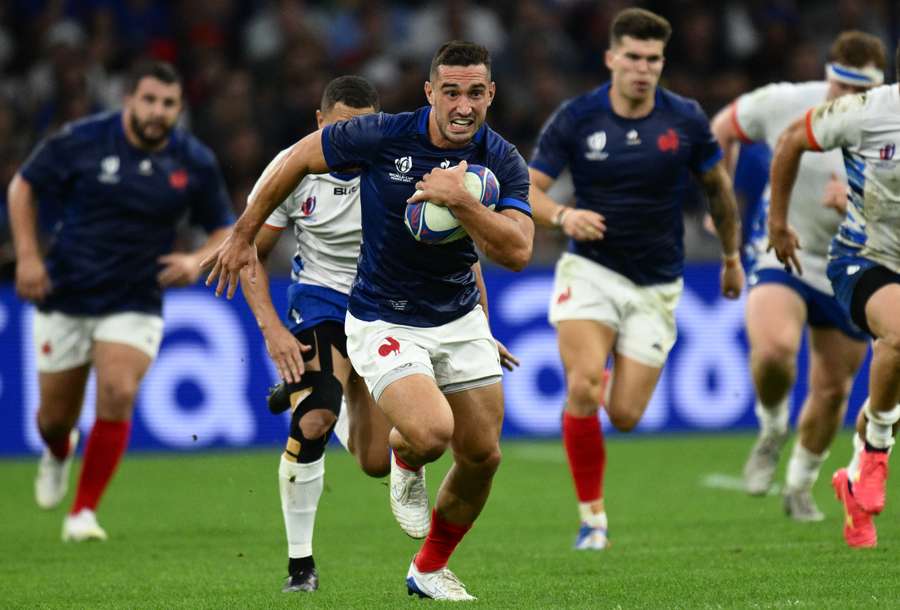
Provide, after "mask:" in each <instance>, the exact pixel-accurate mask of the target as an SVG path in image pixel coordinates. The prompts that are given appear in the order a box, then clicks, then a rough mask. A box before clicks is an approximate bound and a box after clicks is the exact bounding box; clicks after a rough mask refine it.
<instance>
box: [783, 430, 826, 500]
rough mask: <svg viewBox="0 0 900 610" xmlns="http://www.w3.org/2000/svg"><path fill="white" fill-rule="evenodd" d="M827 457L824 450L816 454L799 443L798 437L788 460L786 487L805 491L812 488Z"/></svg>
mask: <svg viewBox="0 0 900 610" xmlns="http://www.w3.org/2000/svg"><path fill="white" fill-rule="evenodd" d="M827 457H828V452H827V451H825V452H824V453H822V454H821V455H816V454H815V453H813V452H812V451H810V450H809V449H807V448H806V447H804V446H803V445H802V444H801V443H800V439H797V442H796V443H794V451H793V452H792V453H791V459H790V461H789V462H788V469H787V480H786V481H785V484H786V487H787V488H788V489H789V490H791V491H805V490H810V489H812V486H813V485H814V484H815V482H816V479H818V478H819V470H820V469H821V468H822V464H823V463H824V462H825V459H826V458H827Z"/></svg>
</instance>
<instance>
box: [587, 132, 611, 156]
mask: <svg viewBox="0 0 900 610" xmlns="http://www.w3.org/2000/svg"><path fill="white" fill-rule="evenodd" d="M586 142H587V148H588V150H587V152H586V153H584V157H585V159H588V160H590V161H603V160H604V159H606V158H607V157H608V156H609V153H606V152H603V149H604V148H606V132H605V131H595V132H594V133H592V134H591V135H589V136H588V137H587V141H586Z"/></svg>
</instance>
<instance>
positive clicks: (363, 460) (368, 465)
mask: <svg viewBox="0 0 900 610" xmlns="http://www.w3.org/2000/svg"><path fill="white" fill-rule="evenodd" d="M357 461H358V462H359V467H360V468H361V469H362V471H363V472H364V473H366V475H367V476H370V477H373V478H376V479H380V478H382V477H385V476H387V475H388V474H390V472H391V454H390V452H389V451H387V449H386V448H385V451H368V452H364V453H363V454H361V455H360V456H359V457H358V459H357Z"/></svg>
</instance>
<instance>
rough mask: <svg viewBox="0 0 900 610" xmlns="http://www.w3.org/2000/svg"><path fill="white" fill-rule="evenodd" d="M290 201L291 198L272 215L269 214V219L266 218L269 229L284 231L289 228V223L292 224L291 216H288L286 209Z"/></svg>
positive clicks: (273, 211)
mask: <svg viewBox="0 0 900 610" xmlns="http://www.w3.org/2000/svg"><path fill="white" fill-rule="evenodd" d="M288 201H290V197H289V198H288V199H287V200H286V201H285V202H284V203H282V204H281V205H280V206H278V207H277V208H275V209H274V210H272V213H271V214H269V217H268V218H266V226H267V227H269V228H270V229H283V228H285V227H286V226H288V222H290V216H288V212H287V210H286V209H285V208H286V207H287V203H288Z"/></svg>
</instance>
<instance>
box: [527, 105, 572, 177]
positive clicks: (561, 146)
mask: <svg viewBox="0 0 900 610" xmlns="http://www.w3.org/2000/svg"><path fill="white" fill-rule="evenodd" d="M572 129H573V125H572V118H571V116H570V112H569V106H568V104H563V105H562V106H560V107H559V108H557V110H556V112H554V113H553V114H552V115H550V118H548V119H547V121H546V122H545V123H544V126H543V127H541V132H540V134H539V135H538V142H537V146H535V149H534V153H533V154H532V156H531V163H530V165H531V167H533V168H534V169H536V170H538V171H539V172H543V173H545V174H547V175H548V176H550V177H551V178H554V179H555V178H556V177H557V176H559V174H560V173H561V172H562V170H564V169H565V168H566V166H567V165H568V164H569V151H570V148H571V147H570V143H571V141H572Z"/></svg>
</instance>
